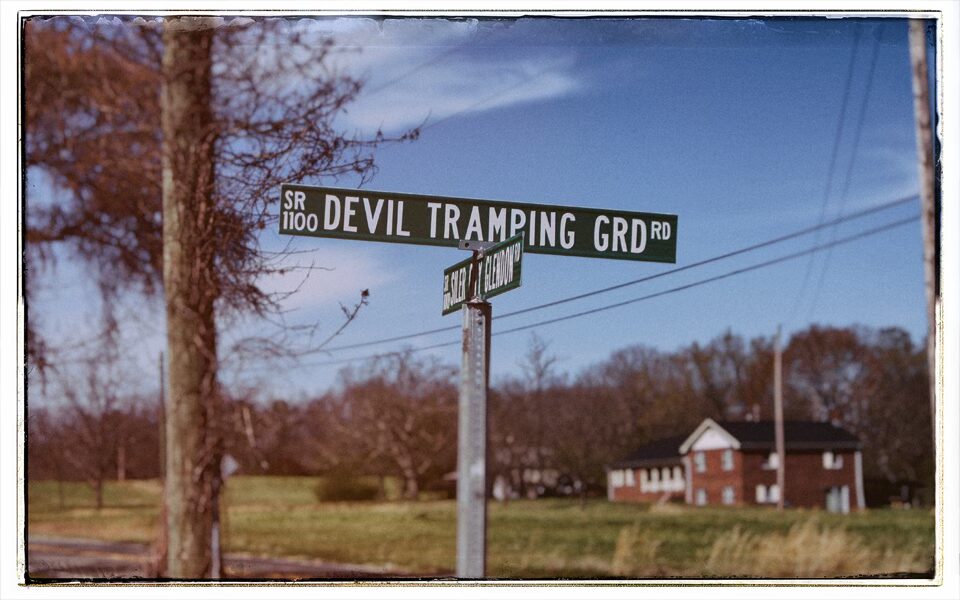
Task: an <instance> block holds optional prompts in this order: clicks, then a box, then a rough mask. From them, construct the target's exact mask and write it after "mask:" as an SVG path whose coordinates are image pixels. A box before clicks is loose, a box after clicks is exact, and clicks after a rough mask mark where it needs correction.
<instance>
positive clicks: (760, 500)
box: [756, 483, 768, 504]
mask: <svg viewBox="0 0 960 600" xmlns="http://www.w3.org/2000/svg"><path fill="white" fill-rule="evenodd" d="M756 494H757V495H756V498H757V504H766V503H767V502H768V500H767V486H765V485H763V484H762V483H760V484H757V491H756Z"/></svg>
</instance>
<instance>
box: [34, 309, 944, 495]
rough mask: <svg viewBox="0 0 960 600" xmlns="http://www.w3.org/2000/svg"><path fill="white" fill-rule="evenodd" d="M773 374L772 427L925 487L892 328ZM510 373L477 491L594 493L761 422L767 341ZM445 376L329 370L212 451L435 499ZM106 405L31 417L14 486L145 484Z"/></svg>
mask: <svg viewBox="0 0 960 600" xmlns="http://www.w3.org/2000/svg"><path fill="white" fill-rule="evenodd" d="M783 365H784V367H783V368H784V407H785V414H786V418H788V419H791V418H792V419H818V420H832V421H834V422H836V423H838V424H840V425H841V426H843V427H845V428H847V429H849V430H850V431H852V432H854V433H856V434H857V435H859V436H860V439H861V441H862V442H863V465H864V476H865V477H866V478H868V479H883V480H886V481H891V482H893V481H912V482H918V483H922V484H928V485H929V484H931V483H932V481H933V452H932V441H931V431H930V409H929V406H930V404H929V401H928V399H927V393H928V389H929V388H928V387H927V372H926V362H925V358H924V350H923V347H922V346H918V345H915V344H914V343H913V342H912V341H911V339H910V336H909V335H908V334H907V333H906V332H905V331H903V330H901V329H898V328H887V329H879V330H878V329H869V328H864V327H848V328H834V327H817V326H813V327H810V328H808V329H806V330H804V331H801V332H799V333H796V334H795V335H793V336H792V337H791V339H790V340H789V343H787V344H786V347H785V349H784V356H783ZM522 368H523V370H522V373H523V374H522V376H519V377H514V378H511V379H506V380H502V381H499V382H495V385H494V387H493V389H492V390H491V397H490V402H489V414H490V420H489V422H490V455H489V456H490V458H489V468H490V477H489V480H490V481H491V482H492V481H493V480H494V478H496V477H497V476H502V477H503V478H505V479H506V480H507V481H509V482H511V484H512V487H513V489H514V490H515V491H516V492H518V493H520V494H526V493H527V492H530V491H531V490H528V489H526V488H527V487H528V486H534V485H539V484H538V483H537V482H536V481H535V479H536V478H535V477H534V478H533V479H531V478H530V477H529V474H531V473H537V472H545V471H548V470H549V471H553V472H554V473H560V474H561V475H563V476H565V480H566V481H575V482H580V485H579V486H578V488H577V489H580V490H582V491H583V492H584V493H586V492H588V491H590V490H591V489H593V490H600V489H602V487H603V485H604V465H606V464H608V463H610V462H611V461H614V460H616V459H618V458H620V457H622V456H623V455H624V454H626V453H628V452H629V451H631V450H632V449H634V448H635V447H637V446H639V445H641V444H643V443H646V442H648V441H652V440H655V439H658V438H661V437H666V436H671V435H680V434H684V433H687V432H690V431H692V430H693V428H694V427H696V425H697V424H699V423H700V422H701V421H702V420H703V419H704V418H705V417H712V418H722V419H747V418H760V419H770V418H772V413H773V403H772V397H773V341H772V339H771V338H765V337H757V338H753V339H750V340H747V339H744V338H743V337H741V336H739V335H735V334H733V333H726V334H723V335H721V336H719V337H717V338H715V339H714V340H713V341H711V342H710V343H709V344H706V345H700V344H692V345H690V346H687V347H684V348H680V349H679V350H677V351H674V352H662V351H658V350H654V349H651V348H648V347H644V346H631V347H627V348H624V349H622V350H619V351H616V352H614V353H613V354H612V355H611V356H610V357H609V358H607V359H606V360H604V361H602V362H600V363H598V364H595V365H593V366H590V367H589V368H585V369H583V370H582V371H581V372H579V373H576V374H569V373H564V372H561V371H560V370H559V369H558V368H557V359H556V357H554V356H553V355H552V354H551V353H550V350H549V346H548V344H546V343H545V342H543V341H542V340H541V339H540V338H537V337H533V338H531V340H530V345H529V350H528V352H527V355H526V358H525V361H524V363H523V364H522ZM456 376H457V370H456V368H455V367H453V366H450V365H444V364H440V363H437V362H435V361H431V360H429V359H426V358H424V357H420V356H418V355H416V354H408V355H391V356H387V357H383V358H378V359H375V360H372V361H369V362H367V363H364V364H361V365H359V366H356V367H352V368H347V369H344V370H343V371H342V372H341V373H340V377H339V382H338V385H337V386H336V388H335V389H334V390H332V391H330V392H328V393H326V394H324V395H322V396H319V397H316V398H313V399H311V400H308V401H305V402H298V403H292V402H288V401H284V400H271V401H262V400H258V399H255V398H254V397H253V396H250V397H242V396H241V397H237V396H232V397H225V398H224V400H223V401H224V410H223V413H222V414H223V415H224V418H223V420H222V422H221V423H219V426H220V428H221V439H222V440H223V445H222V448H220V449H219V450H220V452H222V453H223V454H229V455H230V456H231V457H233V459H234V460H235V461H236V462H237V463H238V472H239V473H247V474H276V475H301V474H327V475H330V474H341V475H342V474H357V475H380V476H382V477H391V478H396V479H398V480H399V481H401V482H403V493H404V495H405V496H406V497H409V498H416V497H417V495H418V493H419V492H421V491H424V490H430V489H449V488H450V487H451V485H452V484H451V479H452V478H451V477H450V475H451V474H452V473H453V471H454V470H455V468H456V445H457V378H456ZM268 393H269V392H268V391H267V390H262V391H260V392H259V395H260V396H262V395H265V394H268ZM115 394H116V391H115V390H113V389H111V388H110V386H109V385H105V384H104V383H103V382H100V381H97V379H96V377H91V378H90V379H89V381H88V382H87V385H85V386H83V385H80V386H76V387H75V388H73V389H71V390H70V391H69V393H68V394H67V395H68V398H66V399H65V402H64V403H63V404H62V406H61V407H60V408H58V409H56V410H54V409H51V408H38V407H36V406H30V407H29V410H28V419H27V423H28V444H27V474H28V478H29V479H32V480H41V479H59V480H86V481H89V482H90V483H91V485H93V486H94V487H95V488H97V487H99V486H100V484H101V483H102V481H103V480H105V479H114V478H151V477H157V476H159V475H160V473H161V469H160V456H161V449H160V443H161V442H160V439H159V436H158V432H159V422H158V417H159V405H158V401H157V399H156V398H147V397H127V398H121V397H117V396H116V395H115ZM525 473H526V474H527V475H528V476H525ZM538 491H540V492H542V490H538Z"/></svg>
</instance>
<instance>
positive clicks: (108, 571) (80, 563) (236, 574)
mask: <svg viewBox="0 0 960 600" xmlns="http://www.w3.org/2000/svg"><path fill="white" fill-rule="evenodd" d="M152 560H153V556H152V555H151V551H150V547H149V546H148V545H146V544H135V543H126V542H102V541H98V540H87V539H77V538H61V537H50V536H38V535H32V536H30V538H29V543H28V545H27V573H28V575H29V577H30V578H32V579H34V580H38V579H40V580H45V579H69V580H76V579H112V580H117V579H145V578H152V577H153V574H152V573H151V570H150V569H151V567H150V564H151V561H152ZM223 562H224V564H223V572H224V579H285V580H304V579H324V580H330V579H347V580H357V579H367V580H371V579H374V580H375V579H410V578H417V577H418V575H415V574H411V573H400V572H396V571H391V570H388V569H378V568H376V567H370V566H366V565H347V564H338V563H328V562H323V561H315V560H293V559H280V558H261V557H256V556H247V555H242V554H227V555H226V556H225V557H224V561H223Z"/></svg>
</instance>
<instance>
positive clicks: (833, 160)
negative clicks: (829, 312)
mask: <svg viewBox="0 0 960 600" xmlns="http://www.w3.org/2000/svg"><path fill="white" fill-rule="evenodd" d="M859 43H860V26H859V24H858V25H856V27H855V29H854V37H853V47H852V48H851V49H850V61H849V62H848V64H847V78H846V81H845V82H844V88H843V99H842V100H841V102H840V115H839V117H838V118H837V128H836V130H835V131H834V134H833V148H832V149H831V151H830V164H829V166H828V168H827V180H826V182H825V183H824V186H823V202H822V203H821V206H820V217H819V218H818V220H817V224H818V225H821V224H823V220H824V219H825V218H826V216H827V204H828V203H829V201H830V188H831V187H833V173H834V170H835V169H836V166H837V156H838V154H839V149H840V140H841V139H842V137H843V124H844V122H845V121H846V115H847V103H848V101H849V99H850V84H851V82H852V81H853V66H854V63H855V62H856V61H855V59H856V57H857V46H858V45H859ZM816 241H818V242H819V241H820V235H819V234H818V235H817V238H816ZM812 269H813V256H812V255H811V257H810V260H808V261H807V270H806V272H805V273H804V275H803V283H802V284H801V286H800V293H798V294H797V296H796V300H795V302H794V305H793V315H792V316H791V318H790V320H791V321H792V320H793V319H794V317H796V315H797V311H798V310H799V309H800V301H801V300H802V298H803V295H804V294H805V293H806V291H807V284H808V283H809V280H810V273H811V271H812Z"/></svg>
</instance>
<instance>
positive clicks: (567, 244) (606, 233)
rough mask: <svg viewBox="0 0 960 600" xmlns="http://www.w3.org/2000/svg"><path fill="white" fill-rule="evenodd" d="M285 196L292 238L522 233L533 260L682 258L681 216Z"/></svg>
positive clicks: (284, 216) (388, 197) (349, 194)
mask: <svg viewBox="0 0 960 600" xmlns="http://www.w3.org/2000/svg"><path fill="white" fill-rule="evenodd" d="M280 196H281V198H280V233H287V234H291V235H306V236H314V237H334V238H344V239H355V240H368V241H378V242H394V243H401V244H422V245H427V246H457V245H459V243H460V241H461V240H468V241H476V242H502V241H504V240H506V239H507V238H510V237H513V236H514V235H517V234H519V233H521V232H522V233H525V234H526V235H525V237H526V239H525V242H524V249H525V250H526V251H527V252H530V253H531V254H559V255H563V256H587V257H593V258H613V259H620V260H638V261H649V262H665V263H673V262H676V258H677V216H676V215H668V214H659V213H647V212H628V211H622V210H599V209H595V208H578V207H572V206H559V205H548V204H520V203H516V202H502V201H498V200H474V199H468V198H451V197H446V196H423V195H419V194H402V193H397V192H376V191H371V190H349V189H342V188H332V187H316V186H305V185H294V184H286V183H285V184H283V185H282V186H280Z"/></svg>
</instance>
